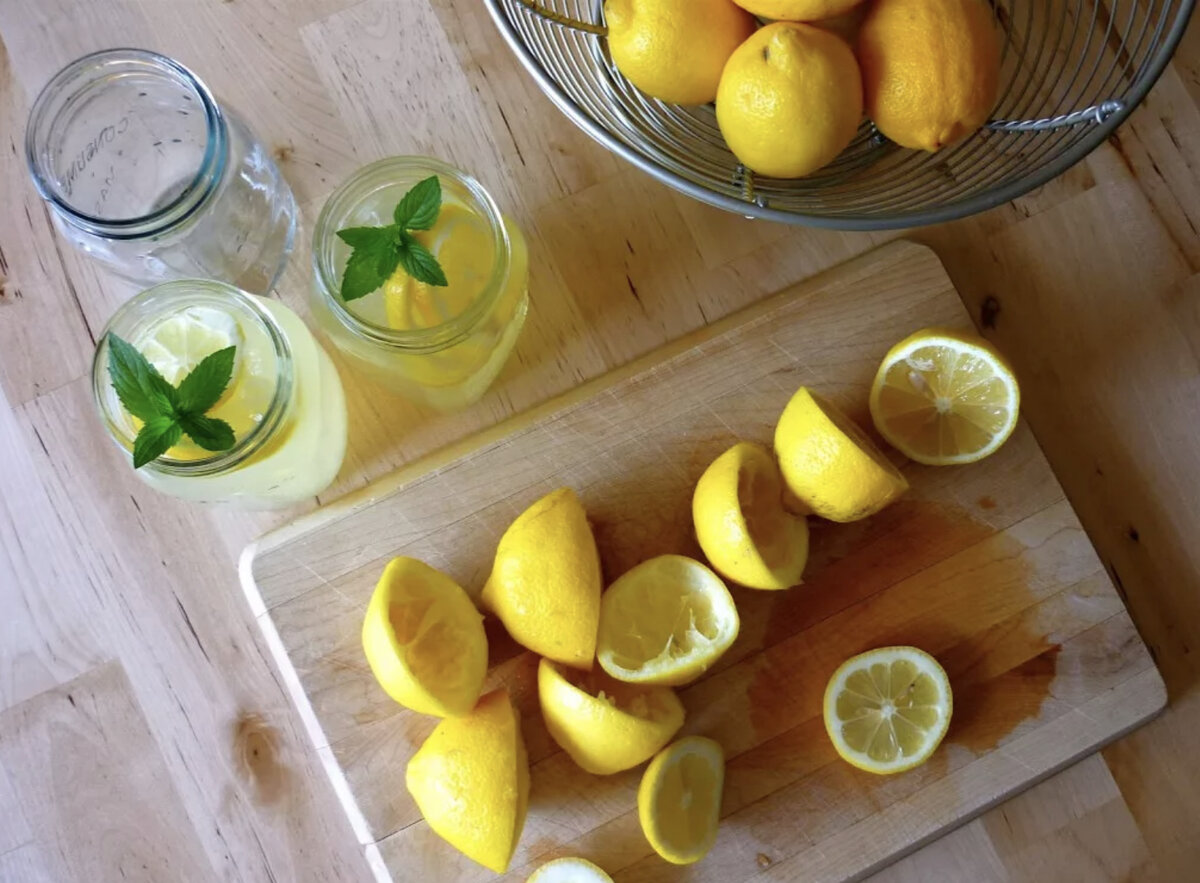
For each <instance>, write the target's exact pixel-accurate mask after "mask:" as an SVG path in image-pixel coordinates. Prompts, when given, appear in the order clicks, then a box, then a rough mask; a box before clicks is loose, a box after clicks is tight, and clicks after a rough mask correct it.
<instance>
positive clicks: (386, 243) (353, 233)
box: [337, 175, 447, 303]
mask: <svg viewBox="0 0 1200 883" xmlns="http://www.w3.org/2000/svg"><path fill="white" fill-rule="evenodd" d="M441 210H442V184H441V182H440V181H439V180H438V178H437V175H431V176H430V177H428V178H426V179H425V180H423V181H418V182H417V183H416V184H415V185H414V186H413V188H412V189H411V190H409V191H408V192H407V193H406V194H404V196H403V198H402V199H401V200H400V202H399V203H397V205H396V209H395V211H393V212H392V217H393V219H394V220H395V223H394V224H388V225H386V226H383V227H347V228H345V229H343V230H338V232H337V235H338V237H339V238H340V239H341V240H342V242H344V243H346V244H347V245H349V246H350V247H351V248H352V249H353V251H351V252H350V258H349V260H347V261H346V269H345V270H344V271H343V272H342V284H341V289H340V292H339V294H340V295H341V298H342V302H343V303H349V302H350V301H352V300H357V299H358V298H360V297H365V296H366V295H368V294H370V293H371V292H372V291H375V290H376V289H378V288H379V287H380V286H381V285H383V283H385V282H386V281H387V279H388V277H389V276H391V275H392V273H394V272H396V267H398V266H403V267H404V270H405V272H406V273H408V275H410V276H412V277H413V278H414V279H419V280H420V281H422V282H425V283H427V284H429V285H446V284H447V283H446V274H445V273H443V272H442V267H441V265H440V264H439V263H438V261H437V258H436V257H434V256H433V255H432V254H431V253H430V251H429V249H427V248H425V247H424V246H423V245H421V243H419V242H417V240H416V239H414V238H413V236H412V235H411V234H410V233H408V232H407V231H409V230H428V229H430V228H432V227H433V225H434V224H435V223H437V218H438V213H439V212H441Z"/></svg>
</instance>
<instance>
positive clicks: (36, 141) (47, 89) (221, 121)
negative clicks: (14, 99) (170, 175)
mask: <svg viewBox="0 0 1200 883" xmlns="http://www.w3.org/2000/svg"><path fill="white" fill-rule="evenodd" d="M122 63H133V64H143V65H147V66H155V67H158V68H160V69H164V70H160V71H159V72H160V73H164V74H165V75H167V76H170V77H172V78H174V79H175V80H176V81H177V82H179V83H180V84H181V85H183V86H185V87H187V88H188V89H189V90H190V91H191V92H192V94H194V95H195V96H196V97H197V99H198V100H199V102H200V105H201V107H202V108H203V109H204V117H205V122H206V124H207V135H208V137H207V143H206V144H205V149H204V156H203V157H202V158H201V161H200V165H199V167H198V168H197V169H196V173H195V175H193V177H192V180H191V181H190V182H189V183H188V185H187V186H186V187H184V189H183V191H182V192H181V193H180V194H179V195H178V196H177V197H175V199H173V200H171V202H170V203H168V204H167V205H165V206H163V207H162V208H160V209H156V210H155V211H152V212H149V213H147V214H145V215H138V216H135V217H132V218H102V217H99V216H96V215H93V214H89V213H88V212H85V211H82V210H80V209H78V208H76V207H75V206H73V205H71V203H69V202H68V201H67V200H66V199H65V198H64V197H63V196H62V195H61V192H60V189H59V188H58V187H57V186H56V185H55V184H54V183H53V178H54V176H53V175H52V174H51V173H50V169H49V167H48V164H47V162H46V160H47V156H46V153H45V151H44V150H43V149H42V148H44V147H45V146H46V145H45V142H46V140H47V139H48V137H49V135H50V133H51V131H53V129H54V127H55V125H56V124H57V123H58V120H59V117H60V116H61V115H62V113H63V112H64V111H65V110H66V109H67V108H68V107H70V105H71V102H72V99H73V98H74V97H75V96H76V95H78V94H79V93H80V92H81V91H82V90H83V89H84V88H86V87H87V86H88V84H89V83H91V82H93V81H94V79H95V78H94V77H87V76H83V79H82V80H81V81H80V82H78V83H75V81H76V80H77V79H78V78H80V77H81V75H84V74H85V71H86V70H87V69H88V68H89V67H94V66H96V65H118V64H122ZM72 85H74V86H76V87H77V88H75V90H74V91H73V92H72V93H70V94H69V95H68V96H67V97H66V99H65V100H64V101H57V100H56V99H57V97H58V95H59V93H60V92H61V91H62V90H63V89H65V88H68V87H70V86H72ZM51 110H54V113H53V114H51ZM227 141H228V135H227V127H226V123H225V117H224V115H223V114H222V113H221V108H220V107H219V105H218V104H217V101H216V99H215V98H214V97H213V94H212V92H211V91H210V90H209V88H208V86H206V85H205V84H204V81H203V80H201V79H200V78H199V77H198V76H196V75H195V74H194V73H192V72H191V71H190V70H188V69H187V68H186V67H184V66H183V65H182V64H180V63H179V62H177V61H175V60H174V59H173V58H169V57H167V56H166V55H162V54H160V53H158V52H154V51H152V50H149V49H136V48H133V47H117V48H112V49H101V50H99V51H98V52H92V53H89V54H87V55H83V56H80V57H79V58H77V59H75V60H74V61H72V62H70V63H69V64H67V65H66V66H65V67H63V68H62V69H61V70H59V71H58V72H57V73H56V74H54V76H52V77H51V78H50V80H49V81H48V82H47V83H46V85H44V86H43V87H42V89H41V91H40V92H39V93H38V95H37V97H36V98H35V99H34V101H33V105H32V107H31V108H30V111H29V119H28V121H27V123H26V127H25V162H26V164H27V166H28V168H29V175H30V177H31V178H32V179H33V184H34V187H36V188H37V191H38V194H39V195H40V196H41V197H42V199H44V200H46V201H47V202H49V203H50V204H51V205H52V206H54V208H55V209H56V210H58V211H59V212H61V213H62V214H63V215H64V216H66V218H67V219H68V220H69V221H70V223H72V224H75V225H76V226H78V227H81V228H83V229H85V230H87V231H88V232H90V233H94V234H97V235H101V236H104V237H106V238H109V239H137V238H141V237H145V236H151V235H154V234H156V233H162V232H163V231H165V230H168V229H171V228H172V227H176V226H178V225H179V224H181V223H183V222H184V221H186V220H187V219H188V218H190V217H191V216H192V215H193V214H195V213H196V211H197V210H198V209H199V208H200V207H201V205H203V204H204V202H205V201H206V199H207V198H208V196H209V195H210V194H211V193H212V192H213V191H214V190H215V189H216V185H217V182H219V181H220V180H221V176H222V174H223V173H224V170H225V163H226V154H227V152H228V151H227Z"/></svg>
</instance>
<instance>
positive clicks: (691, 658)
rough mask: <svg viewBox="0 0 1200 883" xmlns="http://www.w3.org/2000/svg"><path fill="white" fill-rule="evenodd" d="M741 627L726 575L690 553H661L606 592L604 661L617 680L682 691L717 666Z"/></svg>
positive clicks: (602, 639) (602, 612)
mask: <svg viewBox="0 0 1200 883" xmlns="http://www.w3.org/2000/svg"><path fill="white" fill-rule="evenodd" d="M739 627H740V623H739V620H738V613H737V608H736V607H735V606H734V603H733V597H732V596H731V595H730V594H729V590H728V589H727V588H725V583H723V582H721V578H720V577H719V576H717V575H716V574H715V573H713V572H712V571H711V570H709V569H708V568H707V567H705V566H704V565H703V564H701V563H700V562H699V561H695V560H693V559H691V558H686V557H684V556H683V555H660V556H659V557H657V558H651V559H650V560H649V561H643V562H642V563H641V564H639V565H638V566H637V567H634V568H633V569H632V570H630V571H629V572H628V573H626V574H625V575H624V576H622V577H621V578H620V579H618V580H617V581H616V582H615V583H613V584H612V585H611V586H609V588H608V591H607V592H605V593H604V598H603V600H602V602H601V605H600V634H599V638H598V640H597V650H596V655H597V658H598V659H599V660H600V665H601V666H602V667H603V668H604V670H605V671H606V672H608V673H609V674H610V675H612V676H613V677H614V678H616V679H617V680H621V681H628V682H630V683H642V684H662V685H665V686H676V685H679V684H686V683H688V682H690V681H693V680H695V679H696V678H698V677H699V676H700V675H701V674H703V673H704V671H705V669H707V668H709V666H711V665H712V664H713V663H714V662H716V661H717V659H719V658H720V656H721V654H722V653H724V652H725V651H726V650H728V649H729V646H730V645H731V644H732V643H733V641H734V639H735V638H736V637H737V635H738V628H739Z"/></svg>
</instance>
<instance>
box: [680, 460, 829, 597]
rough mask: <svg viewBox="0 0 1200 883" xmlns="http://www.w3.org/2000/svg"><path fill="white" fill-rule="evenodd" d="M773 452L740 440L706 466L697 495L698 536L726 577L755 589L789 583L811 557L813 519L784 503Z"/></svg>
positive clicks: (694, 516) (694, 499)
mask: <svg viewBox="0 0 1200 883" xmlns="http://www.w3.org/2000/svg"><path fill="white" fill-rule="evenodd" d="M783 491H784V485H783V478H782V476H781V475H780V474H779V467H778V466H776V465H775V458H774V457H772V456H771V452H770V451H768V450H767V449H766V448H764V447H762V446H761V445H755V444H750V443H749V442H740V443H738V444H736V445H734V446H733V447H732V448H730V449H729V450H728V451H726V452H725V453H724V454H722V455H721V456H720V457H718V458H717V459H715V460H713V462H712V463H711V464H710V465H709V467H708V468H707V469H706V470H704V474H703V475H702V476H700V481H699V482H697V484H696V492H695V493H694V494H693V495H692V521H693V523H694V524H695V527H696V538H697V539H698V540H699V541H700V548H701V549H703V550H704V554H705V555H706V556H707V557H708V560H709V563H711V564H712V566H713V568H714V569H715V570H716V571H717V572H718V573H720V574H721V575H722V576H723V577H725V578H726V579H729V580H733V581H734V582H737V583H741V584H742V585H744V586H749V587H750V588H752V589H786V588H789V587H791V586H794V585H797V584H798V583H799V582H800V575H801V574H802V573H804V565H805V564H806V563H807V562H808V522H807V521H806V520H805V519H804V517H803V516H801V515H793V514H792V513H790V512H788V511H787V510H786V509H784V507H783Z"/></svg>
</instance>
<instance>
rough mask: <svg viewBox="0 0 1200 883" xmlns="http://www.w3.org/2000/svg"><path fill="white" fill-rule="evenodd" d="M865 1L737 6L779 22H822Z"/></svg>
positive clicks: (747, 1)
mask: <svg viewBox="0 0 1200 883" xmlns="http://www.w3.org/2000/svg"><path fill="white" fill-rule="evenodd" d="M862 2H863V0H737V5H738V6H740V7H742V9H745V10H746V11H748V12H753V13H754V14H755V15H761V16H762V17H763V18H773V19H775V20H777V21H820V20H821V19H823V18H833V17H834V16H835V15H841V14H842V13H843V12H846V11H848V10H850V9H852V8H853V7H855V6H857V5H858V4H860V3H862Z"/></svg>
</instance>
